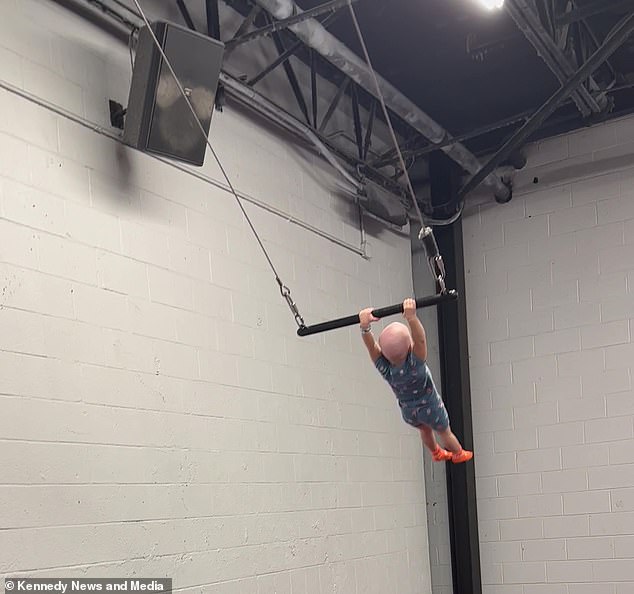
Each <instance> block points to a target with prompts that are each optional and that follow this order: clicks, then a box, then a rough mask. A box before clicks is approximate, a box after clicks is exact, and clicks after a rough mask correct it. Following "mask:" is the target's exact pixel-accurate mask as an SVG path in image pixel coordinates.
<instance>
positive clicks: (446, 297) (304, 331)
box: [297, 291, 458, 336]
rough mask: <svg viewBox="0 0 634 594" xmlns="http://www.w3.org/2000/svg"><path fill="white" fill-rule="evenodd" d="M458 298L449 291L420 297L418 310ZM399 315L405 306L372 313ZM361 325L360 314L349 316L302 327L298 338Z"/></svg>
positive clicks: (381, 309) (453, 292)
mask: <svg viewBox="0 0 634 594" xmlns="http://www.w3.org/2000/svg"><path fill="white" fill-rule="evenodd" d="M457 298H458V293H457V291H447V292H446V293H438V294H437V295H432V296H431V297H419V298H418V299H416V309H420V308H421V307H431V306H432V305H438V304H439V303H444V302H446V301H454V300H455V299H457ZM398 313H403V304H402V303H398V304H396V305H389V306H387V307H381V308H380V309H375V310H373V311H372V315H374V317H375V318H385V317H387V316H393V315H395V314H398ZM358 323H359V314H355V315H353V316H348V317H345V318H338V319H336V320H330V321H329V322H322V323H321V324H314V325H313V326H300V327H299V328H298V329H297V335H298V336H310V335H311V334H319V333H320V332H327V331H328V330H336V329H337V328H345V327H346V326H354V325H355V324H358Z"/></svg>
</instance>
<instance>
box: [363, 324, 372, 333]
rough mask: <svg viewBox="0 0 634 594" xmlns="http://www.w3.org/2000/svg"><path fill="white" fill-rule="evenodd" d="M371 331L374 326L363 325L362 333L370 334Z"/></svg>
mask: <svg viewBox="0 0 634 594" xmlns="http://www.w3.org/2000/svg"><path fill="white" fill-rule="evenodd" d="M370 332H372V326H367V327H366V328H364V327H363V326H361V334H369V333H370Z"/></svg>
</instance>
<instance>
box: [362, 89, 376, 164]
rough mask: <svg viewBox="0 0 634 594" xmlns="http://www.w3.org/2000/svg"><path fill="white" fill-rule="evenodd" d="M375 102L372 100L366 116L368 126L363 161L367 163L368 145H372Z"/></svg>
mask: <svg viewBox="0 0 634 594" xmlns="http://www.w3.org/2000/svg"><path fill="white" fill-rule="evenodd" d="M377 103H378V102H377V100H376V99H372V103H371V104H370V113H369V115H368V125H367V127H366V129H365V141H364V143H363V156H362V158H363V160H364V161H367V159H368V153H369V152H370V145H371V144H372V132H373V131H374V121H375V120H376V106H377Z"/></svg>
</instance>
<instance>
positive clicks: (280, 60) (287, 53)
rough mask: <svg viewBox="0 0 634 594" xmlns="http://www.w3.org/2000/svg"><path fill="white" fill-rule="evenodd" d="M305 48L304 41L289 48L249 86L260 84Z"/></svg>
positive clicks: (257, 75) (254, 78) (250, 82)
mask: <svg viewBox="0 0 634 594" xmlns="http://www.w3.org/2000/svg"><path fill="white" fill-rule="evenodd" d="M303 46H304V42H303V41H296V42H295V43H294V44H293V45H291V47H289V48H288V49H287V50H286V51H285V52H284V53H282V54H280V55H279V57H277V58H276V59H275V60H274V61H273V62H271V63H270V64H269V65H268V66H267V67H266V68H265V69H264V70H262V72H259V73H258V74H256V75H255V76H254V77H253V78H252V79H251V80H249V81H247V84H248V85H249V86H250V87H252V86H253V85H255V84H257V83H259V82H260V81H261V80H262V79H263V78H264V77H265V76H266V75H267V74H270V73H271V72H272V71H273V70H275V69H276V68H277V67H278V66H279V65H280V64H282V63H283V62H286V60H288V59H289V58H290V57H291V56H293V55H295V54H296V53H297V51H298V50H299V49H300V48H301V47H303Z"/></svg>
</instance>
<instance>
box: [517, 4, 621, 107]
mask: <svg viewBox="0 0 634 594" xmlns="http://www.w3.org/2000/svg"><path fill="white" fill-rule="evenodd" d="M566 3H567V4H568V5H570V4H571V2H566ZM506 9H507V11H508V12H509V14H510V15H511V17H512V18H513V20H514V21H515V23H516V25H517V26H518V27H519V29H520V30H521V31H522V33H523V34H524V36H525V37H526V38H527V39H528V41H530V43H531V44H532V45H533V47H534V48H535V49H536V50H537V53H538V54H539V56H540V57H541V58H542V60H544V62H545V63H546V65H547V66H548V67H549V68H550V70H551V71H552V73H553V74H554V75H555V76H556V77H557V79H558V80H559V82H560V83H561V84H564V83H565V82H566V80H567V79H568V78H570V76H572V74H573V73H574V71H575V70H576V68H577V67H578V66H579V64H580V63H583V58H584V57H586V55H587V54H588V53H589V52H585V51H584V50H585V49H586V47H587V45H586V44H588V45H589V43H588V42H589V39H588V37H587V32H586V29H585V27H583V26H569V25H564V27H565V28H566V31H565V33H564V34H563V35H562V34H561V31H559V30H558V29H557V27H555V26H554V22H553V19H552V16H553V15H552V12H551V11H552V9H553V3H552V2H549V1H548V0H547V1H546V2H543V1H542V2H539V3H538V2H536V1H535V0H507V1H506ZM562 42H563V43H562ZM593 43H594V41H593ZM571 47H574V48H575V49H576V50H577V51H571ZM594 49H596V46H595V48H594ZM572 98H573V101H574V102H575V104H576V106H577V108H578V110H579V112H580V113H581V115H582V116H583V117H584V118H587V117H589V116H590V115H592V114H600V113H602V112H604V111H606V110H608V109H609V106H610V102H609V101H608V98H607V96H606V94H605V93H604V92H602V90H601V87H600V86H599V84H598V83H597V82H596V81H595V80H594V78H592V77H589V79H588V83H587V86H586V83H584V84H581V85H579V87H578V88H577V89H576V90H575V91H574V93H573V94H572Z"/></svg>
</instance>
